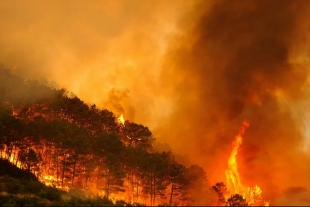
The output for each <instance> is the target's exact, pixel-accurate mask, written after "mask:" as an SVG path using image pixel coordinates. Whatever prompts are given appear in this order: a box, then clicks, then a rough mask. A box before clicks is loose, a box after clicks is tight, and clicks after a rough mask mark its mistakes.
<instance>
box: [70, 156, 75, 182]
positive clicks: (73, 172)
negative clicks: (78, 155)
mask: <svg viewBox="0 0 310 207" xmlns="http://www.w3.org/2000/svg"><path fill="white" fill-rule="evenodd" d="M75 167H76V159H75V160H74V163H73V170H72V179H71V186H72V187H73V182H74V177H75Z"/></svg>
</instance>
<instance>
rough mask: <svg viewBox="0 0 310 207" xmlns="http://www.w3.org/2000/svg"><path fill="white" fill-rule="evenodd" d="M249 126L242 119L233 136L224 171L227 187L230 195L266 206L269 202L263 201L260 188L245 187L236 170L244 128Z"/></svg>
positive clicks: (254, 204) (256, 204)
mask: <svg viewBox="0 0 310 207" xmlns="http://www.w3.org/2000/svg"><path fill="white" fill-rule="evenodd" d="M249 126H250V124H249V123H248V122H246V121H244V122H243V125H242V127H241V129H240V131H239V133H238V135H237V136H236V137H235V140H234V142H233V149H232V152H231V155H230V157H229V159H228V169H227V170H226V171H225V174H226V182H227V187H228V190H229V192H230V194H231V195H234V194H239V195H242V196H243V197H244V198H245V199H246V201H247V202H248V204H249V205H250V206H261V205H262V204H264V205H265V206H268V205H269V202H263V199H262V196H261V193H262V190H261V189H260V188H259V187H258V186H257V185H255V186H254V187H245V186H244V185H243V184H242V182H241V179H240V175H239V171H238V163H237V155H238V151H239V149H240V146H241V144H242V141H243V138H242V136H243V134H244V132H245V129H246V128H247V127H249ZM226 196H228V195H226ZM227 198H228V197H226V199H227Z"/></svg>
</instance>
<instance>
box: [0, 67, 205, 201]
mask: <svg viewBox="0 0 310 207" xmlns="http://www.w3.org/2000/svg"><path fill="white" fill-rule="evenodd" d="M67 94H68V92H66V90H64V89H55V88H50V87H48V86H47V85H43V84H40V83H39V82H38V81H36V80H23V79H22V78H21V77H18V76H16V75H14V74H12V73H11V71H9V70H6V69H3V68H1V69H0V125H1V126H2V128H0V155H1V156H0V157H1V159H2V160H8V161H9V162H10V163H12V164H13V165H15V166H17V167H18V168H20V169H23V170H26V171H27V172H29V173H32V174H33V175H35V177H36V178H37V179H38V180H39V181H41V182H42V183H44V184H46V185H49V186H54V187H56V188H58V189H62V190H64V191H70V190H72V189H78V190H82V191H84V192H87V193H89V194H92V195H99V196H101V197H105V198H107V199H112V200H113V201H114V202H116V201H117V200H125V201H127V202H129V203H135V202H138V203H145V204H147V205H158V204H169V205H181V204H183V205H189V204H194V203H195V202H196V203H197V201H198V200H200V202H201V200H203V199H202V197H203V196H201V194H200V193H198V192H201V190H202V189H203V188H206V186H207V185H206V175H205V172H204V170H203V169H202V168H201V167H199V166H197V165H192V166H188V167H185V166H183V165H181V164H180V163H178V162H177V161H176V160H175V159H174V155H173V153H171V152H155V151H154V149H153V147H152V145H153V142H154V140H155V138H154V137H153V135H152V133H151V131H150V130H149V129H148V128H147V127H146V126H143V125H140V124H136V123H132V122H130V121H128V120H126V121H125V122H118V119H117V117H116V116H115V114H113V113H112V112H111V111H108V110H99V109H98V108H96V106H95V105H87V104H85V103H84V102H83V101H81V100H80V99H79V98H78V97H72V98H70V97H68V96H67Z"/></svg>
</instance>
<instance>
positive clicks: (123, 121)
mask: <svg viewBox="0 0 310 207" xmlns="http://www.w3.org/2000/svg"><path fill="white" fill-rule="evenodd" d="M117 121H118V123H120V124H122V125H124V124H125V119H124V116H123V114H121V115H120V116H119V117H118V119H117Z"/></svg>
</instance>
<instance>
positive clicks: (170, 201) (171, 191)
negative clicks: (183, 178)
mask: <svg viewBox="0 0 310 207" xmlns="http://www.w3.org/2000/svg"><path fill="white" fill-rule="evenodd" d="M173 192H174V183H172V184H171V190H170V200H169V206H171V204H172V197H173Z"/></svg>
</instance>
